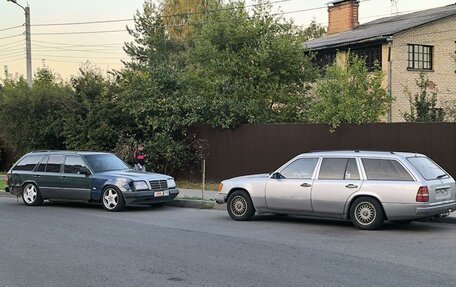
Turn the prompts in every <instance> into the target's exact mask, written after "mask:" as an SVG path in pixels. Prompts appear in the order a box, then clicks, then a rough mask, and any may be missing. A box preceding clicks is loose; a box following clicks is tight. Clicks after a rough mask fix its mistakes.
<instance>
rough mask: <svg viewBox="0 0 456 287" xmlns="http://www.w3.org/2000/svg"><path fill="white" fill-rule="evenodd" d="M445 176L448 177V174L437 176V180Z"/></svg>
mask: <svg viewBox="0 0 456 287" xmlns="http://www.w3.org/2000/svg"><path fill="white" fill-rule="evenodd" d="M447 175H448V174H446V173H444V174H441V175H439V176H437V179H439V178H442V177H445V176H447Z"/></svg>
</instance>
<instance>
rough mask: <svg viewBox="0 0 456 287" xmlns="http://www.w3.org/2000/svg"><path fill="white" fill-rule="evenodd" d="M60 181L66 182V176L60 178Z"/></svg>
mask: <svg viewBox="0 0 456 287" xmlns="http://www.w3.org/2000/svg"><path fill="white" fill-rule="evenodd" d="M60 179H61V180H67V179H68V178H67V177H66V176H61V177H60Z"/></svg>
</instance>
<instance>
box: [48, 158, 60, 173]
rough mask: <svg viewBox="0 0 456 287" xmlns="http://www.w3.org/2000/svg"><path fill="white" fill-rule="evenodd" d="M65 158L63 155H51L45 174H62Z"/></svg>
mask: <svg viewBox="0 0 456 287" xmlns="http://www.w3.org/2000/svg"><path fill="white" fill-rule="evenodd" d="M62 163H63V156H61V155H50V156H49V159H48V162H47V165H46V170H45V172H57V173H60V168H61V167H62Z"/></svg>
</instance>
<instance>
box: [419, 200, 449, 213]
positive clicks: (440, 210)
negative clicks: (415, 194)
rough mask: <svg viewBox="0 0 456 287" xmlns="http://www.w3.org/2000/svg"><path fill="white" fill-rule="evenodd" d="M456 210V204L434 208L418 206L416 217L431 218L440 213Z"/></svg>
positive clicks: (440, 205)
mask: <svg viewBox="0 0 456 287" xmlns="http://www.w3.org/2000/svg"><path fill="white" fill-rule="evenodd" d="M455 210H456V202H454V201H453V202H451V203H446V204H439V205H435V206H423V207H421V206H419V207H417V208H416V215H418V216H433V215H439V214H442V213H449V212H453V211H455Z"/></svg>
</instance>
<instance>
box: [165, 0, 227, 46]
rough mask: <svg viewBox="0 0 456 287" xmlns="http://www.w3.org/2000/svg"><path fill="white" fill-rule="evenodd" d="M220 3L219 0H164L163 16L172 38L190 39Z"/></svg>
mask: <svg viewBox="0 0 456 287" xmlns="http://www.w3.org/2000/svg"><path fill="white" fill-rule="evenodd" d="M219 4H220V1H219V0H164V1H163V2H162V6H161V11H162V12H161V17H162V19H163V23H164V25H165V26H166V28H167V31H168V33H169V35H170V37H171V38H173V39H175V40H181V41H188V40H189V38H191V36H192V35H193V33H194V32H195V28H196V27H197V26H198V25H199V23H202V22H204V21H206V20H207V19H206V15H207V13H212V11H214V10H216V9H217V7H218V6H219Z"/></svg>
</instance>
